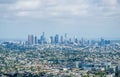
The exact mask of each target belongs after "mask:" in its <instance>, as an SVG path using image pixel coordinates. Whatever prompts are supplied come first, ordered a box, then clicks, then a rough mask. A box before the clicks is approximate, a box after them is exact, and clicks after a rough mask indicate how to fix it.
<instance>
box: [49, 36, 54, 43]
mask: <svg viewBox="0 0 120 77" xmlns="http://www.w3.org/2000/svg"><path fill="white" fill-rule="evenodd" d="M50 41H51V44H53V43H54V39H53V36H50Z"/></svg>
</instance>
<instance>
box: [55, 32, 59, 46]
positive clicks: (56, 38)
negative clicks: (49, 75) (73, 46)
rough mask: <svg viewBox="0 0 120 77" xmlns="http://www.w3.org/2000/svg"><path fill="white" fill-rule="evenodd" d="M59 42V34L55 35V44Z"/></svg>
mask: <svg viewBox="0 0 120 77" xmlns="http://www.w3.org/2000/svg"><path fill="white" fill-rule="evenodd" d="M57 43H59V35H58V34H56V35H55V44H57Z"/></svg>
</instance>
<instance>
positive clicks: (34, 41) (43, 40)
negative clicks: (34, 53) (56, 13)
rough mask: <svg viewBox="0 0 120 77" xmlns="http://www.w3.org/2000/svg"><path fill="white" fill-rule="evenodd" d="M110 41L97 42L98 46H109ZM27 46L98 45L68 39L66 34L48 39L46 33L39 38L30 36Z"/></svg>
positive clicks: (74, 38)
mask: <svg viewBox="0 0 120 77" xmlns="http://www.w3.org/2000/svg"><path fill="white" fill-rule="evenodd" d="M109 43H110V41H109V40H104V39H102V38H101V39H100V41H98V42H97V44H98V45H105V44H109ZM26 44H27V45H40V44H65V45H68V44H69V45H70V44H74V45H80V46H85V45H90V44H91V45H92V44H96V42H95V41H94V40H92V41H89V40H85V39H84V38H82V39H80V40H79V39H78V38H77V37H76V36H74V37H73V38H68V36H67V33H65V35H64V36H63V35H61V36H60V35H59V34H56V35H54V36H50V37H49V38H47V37H46V36H45V33H44V32H43V33H42V35H41V36H40V37H39V38H38V37H37V36H34V35H28V41H27V43H26Z"/></svg>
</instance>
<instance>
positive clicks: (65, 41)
mask: <svg viewBox="0 0 120 77" xmlns="http://www.w3.org/2000/svg"><path fill="white" fill-rule="evenodd" d="M64 43H65V44H67V33H65V40H64Z"/></svg>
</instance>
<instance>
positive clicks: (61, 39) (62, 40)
mask: <svg viewBox="0 0 120 77" xmlns="http://www.w3.org/2000/svg"><path fill="white" fill-rule="evenodd" d="M60 43H61V44H63V43H64V39H63V36H61V37H60Z"/></svg>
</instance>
